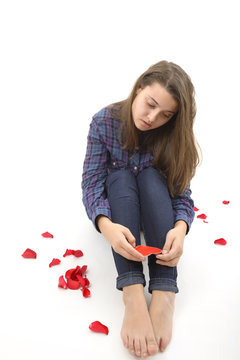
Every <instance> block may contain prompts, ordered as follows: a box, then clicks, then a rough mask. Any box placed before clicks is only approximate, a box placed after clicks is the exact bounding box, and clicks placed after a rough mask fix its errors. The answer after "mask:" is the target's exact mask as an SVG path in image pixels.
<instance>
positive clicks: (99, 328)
mask: <svg viewBox="0 0 240 360" xmlns="http://www.w3.org/2000/svg"><path fill="white" fill-rule="evenodd" d="M89 329H90V330H92V331H94V332H100V333H103V334H106V335H108V332H109V330H108V327H107V326H105V325H103V324H102V323H100V321H94V322H92V323H91V324H90V325H89Z"/></svg>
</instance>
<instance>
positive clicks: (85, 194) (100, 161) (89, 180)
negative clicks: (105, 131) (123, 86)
mask: <svg viewBox="0 0 240 360" xmlns="http://www.w3.org/2000/svg"><path fill="white" fill-rule="evenodd" d="M107 159H108V151H107V147H106V144H105V143H104V141H103V140H102V137H101V134H100V131H99V128H98V127H97V124H96V122H95V120H94V118H93V120H92V122H91V124H90V129H89V134H88V141H87V151H86V156H85V160H84V164H83V174H82V200H83V204H84V206H85V209H86V212H87V215H88V217H89V219H90V220H92V222H93V225H94V226H95V228H96V230H97V231H99V228H98V227H97V225H96V217H97V216H98V215H105V216H107V217H108V218H110V219H111V211H110V206H109V202H108V199H107V197H106V193H105V181H106V178H107Z"/></svg>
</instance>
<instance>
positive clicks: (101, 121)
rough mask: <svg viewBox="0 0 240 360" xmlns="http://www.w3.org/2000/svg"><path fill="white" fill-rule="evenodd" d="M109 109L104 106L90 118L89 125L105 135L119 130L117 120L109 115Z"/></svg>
mask: <svg viewBox="0 0 240 360" xmlns="http://www.w3.org/2000/svg"><path fill="white" fill-rule="evenodd" d="M110 108H111V107H110V106H106V107H104V108H102V109H101V110H99V111H98V112H97V113H96V114H94V115H93V117H92V123H91V125H92V126H94V127H95V128H96V129H97V130H98V131H99V132H100V133H101V134H107V133H109V131H111V130H114V129H118V128H119V125H120V123H119V120H118V119H116V118H115V117H114V116H113V115H112V114H111V112H110Z"/></svg>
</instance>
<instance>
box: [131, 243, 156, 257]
mask: <svg viewBox="0 0 240 360" xmlns="http://www.w3.org/2000/svg"><path fill="white" fill-rule="evenodd" d="M135 249H136V250H137V251H138V252H140V254H142V255H143V256H148V255H151V254H160V253H161V252H162V250H161V249H159V248H156V247H152V246H145V245H139V246H137V247H136V248H135Z"/></svg>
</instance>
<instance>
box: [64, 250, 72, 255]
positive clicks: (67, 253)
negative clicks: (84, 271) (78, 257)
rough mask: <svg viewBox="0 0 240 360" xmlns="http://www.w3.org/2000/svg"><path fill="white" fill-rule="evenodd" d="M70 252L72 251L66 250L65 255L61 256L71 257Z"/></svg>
mask: <svg viewBox="0 0 240 360" xmlns="http://www.w3.org/2000/svg"><path fill="white" fill-rule="evenodd" d="M72 252H73V250H69V249H67V250H66V251H65V254H64V255H63V257H65V256H68V255H72Z"/></svg>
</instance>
